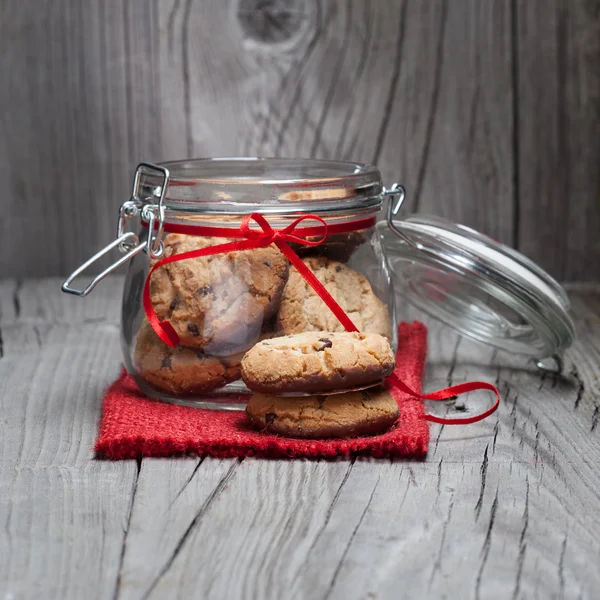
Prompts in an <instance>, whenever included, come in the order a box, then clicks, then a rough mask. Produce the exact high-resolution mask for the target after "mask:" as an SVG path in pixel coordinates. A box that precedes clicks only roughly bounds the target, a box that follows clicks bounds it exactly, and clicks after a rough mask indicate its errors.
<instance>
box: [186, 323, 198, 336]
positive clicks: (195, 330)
mask: <svg viewBox="0 0 600 600" xmlns="http://www.w3.org/2000/svg"><path fill="white" fill-rule="evenodd" d="M187 330H188V331H189V332H190V334H191V335H193V336H194V337H198V336H199V335H200V332H199V331H198V328H197V327H196V326H195V325H194V324H193V323H188V326H187Z"/></svg>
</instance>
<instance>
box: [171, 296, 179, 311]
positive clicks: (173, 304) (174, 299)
mask: <svg viewBox="0 0 600 600" xmlns="http://www.w3.org/2000/svg"><path fill="white" fill-rule="evenodd" d="M178 304H179V298H173V300H171V304H170V305H169V308H170V309H171V310H175V309H176V308H177V305H178Z"/></svg>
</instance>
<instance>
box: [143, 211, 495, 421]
mask: <svg viewBox="0 0 600 600" xmlns="http://www.w3.org/2000/svg"><path fill="white" fill-rule="evenodd" d="M309 220H313V221H317V222H318V223H319V224H318V225H317V226H312V227H301V228H299V227H298V226H299V225H300V223H302V222H303V221H309ZM252 221H254V223H256V224H257V225H258V226H259V228H260V229H256V228H252V227H251V222H252ZM374 224H375V217H370V218H367V219H361V220H357V221H351V222H346V223H340V224H335V225H330V226H328V225H327V223H326V222H325V221H324V220H323V219H322V218H321V217H318V216H317V215H304V216H302V217H299V218H298V219H296V220H295V221H293V222H292V223H290V224H289V225H288V226H287V227H285V228H284V229H273V227H271V225H270V224H269V222H268V221H267V220H266V219H265V217H264V216H263V215H261V214H260V213H252V214H250V215H246V216H245V217H244V218H243V219H242V222H241V225H240V227H239V229H235V228H227V227H204V226H197V225H175V224H166V225H165V228H164V230H165V231H167V232H174V233H184V234H186V235H198V236H210V237H218V236H220V237H229V238H243V239H241V240H240V241H233V242H227V243H225V244H218V245H216V246H209V247H207V248H201V249H199V250H191V251H190V252H183V253H181V254H175V255H173V256H168V257H165V258H162V259H160V260H159V261H158V262H157V263H156V264H155V265H154V266H153V267H152V268H151V269H150V271H149V273H148V277H147V278H146V282H145V284H144V292H143V304H144V311H145V312H146V316H147V318H148V321H149V323H150V325H151V326H152V328H153V329H154V331H155V332H156V334H157V335H158V337H160V339H161V340H162V341H163V342H164V343H165V344H167V346H170V347H171V348H174V347H175V346H177V345H178V344H179V341H180V339H179V335H178V334H177V332H176V331H175V329H174V328H173V326H172V325H171V323H169V321H161V320H159V318H158V316H157V315H156V312H155V311H154V307H153V306H152V298H151V295H150V280H151V278H152V274H153V273H154V272H155V271H156V270H157V269H160V267H162V266H163V265H166V264H169V263H172V262H178V261H180V260H187V259H190V258H200V257H203V256H210V255H214V254H222V253H225V252H234V251H242V250H252V249H253V248H265V247H266V246H269V245H271V244H275V245H276V246H277V247H278V248H279V250H280V251H281V252H282V254H284V255H285V257H286V258H287V259H288V260H289V261H290V263H291V264H292V265H293V266H294V267H295V268H296V270H297V271H298V273H300V275H302V277H303V278H304V279H305V280H306V282H307V283H308V284H309V285H310V286H311V288H312V289H313V290H314V291H315V292H316V293H317V294H318V296H319V297H320V298H321V299H322V300H323V302H324V303H325V304H326V305H327V306H328V307H329V309H330V310H331V312H333V314H334V315H335V316H336V317H337V319H338V320H339V322H340V323H341V324H342V325H343V326H344V328H345V329H346V331H350V332H353V331H358V328H357V327H356V325H354V323H353V322H352V321H351V320H350V317H348V315H347V314H346V312H345V311H344V309H343V308H342V307H341V306H340V305H339V304H338V303H337V302H336V300H335V299H334V298H333V296H332V295H331V294H330V293H329V292H328V291H327V289H326V288H325V286H324V285H323V284H322V283H321V282H320V281H319V280H318V279H317V278H316V277H315V275H314V273H313V272H312V271H311V270H310V269H309V268H308V267H307V266H306V265H305V264H304V262H302V259H301V258H300V257H299V256H298V255H297V254H296V253H295V252H294V251H293V250H292V248H290V246H289V244H288V242H294V243H297V244H302V245H303V246H318V245H319V244H321V243H323V242H324V241H325V239H327V236H328V235H329V234H330V233H345V232H349V231H358V230H360V229H365V228H367V227H371V226H373V225H374ZM309 235H310V236H317V239H315V240H309V239H307V238H306V236H309ZM386 383H387V384H388V385H392V386H393V387H395V388H397V389H399V390H400V391H402V392H405V393H407V394H409V395H411V396H413V397H416V398H421V399H423V400H448V399H450V398H453V397H455V396H457V395H459V394H464V393H466V392H470V391H474V390H480V389H486V390H490V391H492V392H494V393H495V395H496V401H495V403H494V404H493V405H492V406H491V407H490V408H489V409H487V410H486V411H484V412H483V413H479V414H477V415H474V416H471V417H459V418H446V417H437V416H435V415H432V414H429V413H426V415H425V418H426V419H427V420H429V421H433V422H435V423H446V424H454V425H466V424H468V423H475V422H476V421H480V420H482V419H485V418H486V417H488V416H489V415H491V414H492V413H493V412H494V411H495V410H496V409H497V408H498V405H499V404H500V394H499V392H498V390H497V389H496V387H495V386H493V385H492V384H490V383H486V382H483V381H473V382H469V383H462V384H459V385H455V386H451V387H448V388H445V389H443V390H439V391H437V392H433V393H431V394H425V395H423V394H418V393H417V392H415V391H413V390H411V389H410V388H409V387H408V386H407V385H406V384H405V383H403V382H402V381H401V380H400V379H399V378H398V376H397V375H396V374H395V373H392V375H391V376H390V377H388V379H387V382H386Z"/></svg>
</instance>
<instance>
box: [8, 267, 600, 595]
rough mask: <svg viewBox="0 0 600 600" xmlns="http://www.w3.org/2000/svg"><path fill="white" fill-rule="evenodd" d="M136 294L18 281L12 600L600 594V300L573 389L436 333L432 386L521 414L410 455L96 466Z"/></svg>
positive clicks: (589, 296) (569, 368) (585, 325)
mask: <svg viewBox="0 0 600 600" xmlns="http://www.w3.org/2000/svg"><path fill="white" fill-rule="evenodd" d="M120 293H121V280H120V279H118V278H115V279H112V280H109V281H108V282H106V283H104V284H103V285H102V286H101V287H100V288H98V290H97V291H95V292H94V293H93V294H92V295H91V296H90V297H89V298H88V299H87V300H86V301H81V300H78V299H76V298H70V297H67V296H65V295H63V294H62V293H61V292H60V290H59V281H58V280H57V279H50V280H42V281H25V282H23V283H17V282H15V281H10V280H9V281H4V282H1V283H0V331H1V337H0V356H1V359H0V404H1V410H2V412H1V414H0V443H1V446H0V447H1V454H0V460H1V463H0V465H1V466H0V523H1V525H2V527H1V529H0V539H1V545H0V556H1V561H0V598H1V599H3V600H9V599H17V598H76V599H81V598H119V599H129V598H175V597H177V598H227V599H229V598H311V599H312V598H369V599H375V598H377V599H380V598H391V599H396V598H403V597H407V598H408V597H410V598H424V597H447V598H472V597H473V598H550V597H565V598H598V597H599V594H600V592H599V590H600V465H599V462H600V425H599V423H600V287H597V286H585V287H578V288H572V289H571V298H572V301H573V306H574V313H575V317H576V321H577V328H578V334H579V339H578V341H577V342H576V344H575V345H574V346H573V347H572V349H571V350H569V352H568V354H567V357H566V359H567V360H566V370H565V376H564V377H562V378H556V377H549V376H547V377H545V378H544V377H541V376H540V374H538V373H537V372H535V370H534V369H532V368H529V367H527V366H526V365H524V363H523V361H522V360H521V361H517V360H516V359H515V358H514V357H506V356H502V355H501V354H500V353H498V352H495V351H494V350H492V349H488V348H486V347H482V346H479V345H476V344H473V343H470V342H468V341H466V340H464V339H459V338H458V336H457V335H456V334H454V333H452V332H450V331H449V330H448V329H445V328H443V327H440V326H433V325H431V324H430V334H429V344H430V357H429V364H428V371H427V377H426V381H425V388H426V389H427V388H429V389H432V388H433V387H435V386H440V385H445V384H446V383H447V382H448V381H451V382H458V381H461V380H465V379H467V378H477V379H487V380H492V381H494V380H497V381H498V383H499V386H500V389H501V391H502V394H503V402H502V406H501V407H500V409H499V411H498V412H497V413H496V415H494V416H493V417H492V418H490V419H488V420H487V421H485V422H482V423H478V424H475V425H471V426H468V427H456V428H452V427H448V426H446V427H440V426H433V427H432V431H431V434H432V437H431V444H430V450H429V455H428V457H427V459H426V460H425V461H396V462H391V461H387V460H379V461H375V460H354V461H345V460H342V461H337V462H309V461H279V460H278V461H274V460H273V461H269V460H252V459H245V460H235V459H232V460H215V459H209V458H206V459H197V458H186V459H183V458H178V459H172V460H147V459H144V460H142V461H140V462H137V463H136V462H135V461H124V462H108V461H99V460H94V457H93V454H92V451H91V447H92V445H93V443H94V438H95V434H96V426H97V421H98V416H99V413H100V405H101V399H102V392H103V390H104V388H105V387H106V386H107V385H108V383H109V382H110V381H111V380H112V379H113V378H115V377H116V375H117V374H118V372H119V369H120V348H119V335H118V317H119V315H118V312H119V304H120ZM517 367H519V368H517Z"/></svg>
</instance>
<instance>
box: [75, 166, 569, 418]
mask: <svg viewBox="0 0 600 600" xmlns="http://www.w3.org/2000/svg"><path fill="white" fill-rule="evenodd" d="M384 200H388V211H387V226H386V224H385V223H381V222H380V223H379V224H378V225H377V220H378V216H379V214H380V211H381V207H382V204H383V202H384ZM403 200H404V190H403V188H402V187H401V186H399V185H397V184H394V185H393V186H392V187H391V188H390V189H389V190H386V189H385V188H384V187H383V185H382V182H381V175H380V173H379V171H378V169H377V168H376V167H373V166H370V165H365V164H359V163H351V162H335V161H323V160H308V159H294V160H288V159H262V158H231V159H201V160H186V161H178V162H169V163H163V164H161V165H153V164H150V163H141V164H140V165H139V166H138V168H137V169H136V173H135V177H134V184H133V192H132V196H131V199H130V200H129V201H127V202H125V203H124V204H123V205H122V207H121V212H120V217H119V224H118V235H117V239H116V240H115V241H114V242H112V243H111V244H110V245H109V246H107V247H106V248H104V249H103V250H101V251H100V252H99V253H98V254H96V255H95V256H94V257H92V258H91V259H90V260H89V261H87V262H86V263H85V264H84V265H82V266H81V267H80V268H79V269H77V270H76V271H75V272H74V273H73V274H72V275H71V276H70V277H69V279H67V281H66V282H65V283H64V284H63V290H64V291H65V292H69V293H74V294H77V295H82V296H84V295H87V294H88V293H89V292H90V291H91V290H92V289H93V288H94V286H95V285H96V284H97V283H98V282H99V281H100V280H101V279H102V278H103V277H105V276H106V275H107V274H108V273H109V272H111V271H113V270H114V269H116V268H117V267H118V266H120V265H122V264H124V263H126V262H129V269H128V273H127V277H126V280H125V286H124V293H123V302H122V319H121V340H122V348H123V356H124V362H125V366H126V368H127V370H128V372H129V373H130V374H131V375H132V376H133V377H134V379H135V380H136V382H137V384H138V386H139V387H140V389H141V390H142V391H143V392H144V393H145V394H147V395H148V396H150V397H152V398H157V399H160V400H164V401H168V402H175V403H179V404H185V405H192V406H199V407H207V408H225V409H233V408H241V407H243V406H244V404H245V401H244V398H245V394H247V393H249V392H248V390H247V388H246V387H245V386H244V384H243V382H242V381H241V379H240V361H241V358H242V357H243V355H244V353H245V352H246V351H247V350H248V349H250V348H251V347H252V346H253V345H254V344H256V343H257V342H258V341H259V340H265V339H268V338H269V337H277V336H281V335H289V334H292V333H300V332H303V331H343V330H345V329H352V328H355V329H357V330H359V331H362V332H366V333H379V334H381V335H384V336H386V337H387V338H388V339H389V340H390V343H391V345H392V347H393V348H394V349H395V348H396V321H395V318H396V317H395V311H394V291H393V289H392V272H391V271H390V268H389V264H391V265H392V271H393V274H394V280H395V284H396V288H397V289H396V291H397V292H398V293H399V294H400V295H402V296H404V297H405V298H406V299H407V300H409V301H410V302H413V303H415V304H417V305H418V306H420V307H421V308H423V309H425V310H426V311H428V312H429V313H430V314H432V315H433V316H435V317H436V318H438V319H441V320H442V321H444V322H446V323H447V324H449V325H451V326H452V327H454V328H456V329H458V330H459V331H460V332H461V333H463V334H464V335H468V336H470V337H473V338H475V339H478V340H479V341H483V342H485V343H490V344H493V345H495V346H497V347H501V348H505V349H508V350H511V351H513V352H521V353H523V354H525V355H529V356H535V357H536V358H539V359H541V358H544V357H554V360H555V363H556V364H555V366H556V367H557V368H560V363H561V360H560V356H561V353H562V351H563V350H564V348H566V347H567V346H568V345H569V344H570V343H571V341H572V339H573V335H574V333H573V325H572V322H571V320H570V318H569V315H568V309H569V307H568V300H567V297H566V295H565V294H564V292H563V291H562V289H561V288H560V286H559V285H558V284H557V283H556V282H555V281H554V280H552V279H551V278H550V277H549V276H548V275H547V274H546V273H544V272H543V271H541V270H540V269H539V268H538V267H537V266H536V265H534V264H533V263H531V262H530V261H528V260H527V259H526V258H525V257H523V256H521V255H520V254H518V253H516V252H515V251H514V250H512V249H510V248H507V247H506V246H503V245H501V244H498V243H497V242H494V241H493V240H490V239H489V238H486V237H485V236H482V235H481V234H478V233H476V232H474V231H472V230H470V229H467V228H464V227H462V226H457V225H454V224H451V223H448V222H446V221H443V220H441V219H436V218H423V217H411V218H409V219H407V220H405V221H396V220H394V217H395V216H396V215H397V214H398V212H399V210H400V208H401V206H402V202H403ZM134 221H135V223H136V230H135V232H134V231H127V229H130V228H131V227H132V226H133V225H134V223H133V222H134ZM117 247H118V248H119V250H120V251H121V252H122V253H123V256H122V257H121V258H120V259H119V260H118V261H116V262H115V263H114V264H112V265H111V266H110V267H109V268H107V269H106V270H105V271H104V272H102V273H100V274H99V275H98V276H97V277H96V278H95V279H94V280H93V281H92V282H91V283H90V284H89V285H88V286H87V287H86V288H84V289H81V290H80V289H76V288H74V287H73V285H72V283H73V281H74V279H75V278H76V277H77V276H79V275H80V274H81V273H82V272H83V271H84V270H86V269H87V268H88V267H90V266H91V265H92V264H94V263H95V262H96V261H97V260H98V259H100V258H102V257H103V256H104V255H105V254H106V253H107V252H109V251H110V250H112V249H113V248H117ZM384 248H385V251H384ZM386 254H387V257H386ZM539 365H540V367H545V366H546V363H545V362H544V361H542V360H539Z"/></svg>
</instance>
